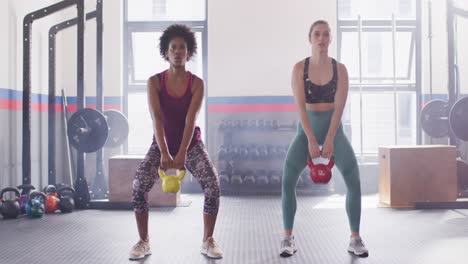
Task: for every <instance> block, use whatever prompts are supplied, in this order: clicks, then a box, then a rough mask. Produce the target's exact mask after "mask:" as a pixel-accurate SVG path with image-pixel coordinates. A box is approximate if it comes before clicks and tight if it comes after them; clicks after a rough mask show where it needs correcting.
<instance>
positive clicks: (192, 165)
mask: <svg viewBox="0 0 468 264" xmlns="http://www.w3.org/2000/svg"><path fill="white" fill-rule="evenodd" d="M160 163H161V152H160V151H159V147H158V146H157V145H156V142H154V141H153V144H151V147H150V149H149V151H148V153H147V154H146V156H145V158H144V159H143V161H142V162H141V164H140V166H139V167H138V169H137V171H136V174H135V179H134V180H133V193H132V202H133V207H134V211H136V212H140V213H143V212H147V211H148V193H149V191H150V190H151V188H152V187H153V185H154V182H155V181H156V180H157V179H158V178H159V174H158V168H159V164H160ZM185 167H186V168H187V170H188V171H190V173H192V175H193V177H195V178H196V179H197V180H198V182H199V183H200V185H201V188H202V189H203V193H204V195H205V203H204V207H203V212H204V213H207V214H210V215H216V214H217V213H218V208H219V196H220V186H219V177H218V173H217V171H216V168H215V167H214V165H213V163H212V162H211V160H210V158H209V156H208V152H207V151H206V148H205V145H204V144H203V142H201V141H200V142H199V143H197V144H196V145H195V146H193V147H192V148H191V149H190V150H189V151H188V153H187V160H186V162H185Z"/></svg>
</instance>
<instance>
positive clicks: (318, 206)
mask: <svg viewBox="0 0 468 264" xmlns="http://www.w3.org/2000/svg"><path fill="white" fill-rule="evenodd" d="M183 199H184V200H185V201H191V202H192V203H191V205H190V206H188V207H174V208H172V207H166V208H151V213H150V240H151V246H152V253H153V254H152V255H151V256H149V257H147V258H145V259H144V260H140V261H130V260H128V252H129V250H130V248H131V247H132V245H133V244H134V243H135V242H136V241H137V230H136V225H135V220H134V216H133V212H132V211H129V210H113V211H111V210H82V211H74V212H73V213H71V214H55V215H45V216H44V217H43V218H42V219H28V218H25V217H21V218H18V219H15V220H0V263H2V264H3V263H8V264H12V263H67V264H68V263H70V264H72V263H86V264H88V263H170V264H172V263H184V264H185V263H188V264H192V263H210V264H211V263H223V264H224V263H234V264H248V263H265V264H270V263H318V264H325V263H378V264H406V263H408V264H431V263H438V264H442V263H443V264H447V263H468V210H407V209H406V210H404V209H390V208H380V207H377V202H378V200H377V196H376V195H371V196H363V210H362V221H361V233H362V237H363V239H364V242H365V244H366V246H367V247H368V249H369V253H370V255H369V257H368V258H365V259H361V258H357V257H354V256H351V255H350V254H349V253H347V251H346V248H347V243H348V235H349V232H348V224H347V218H346V212H345V210H344V197H343V196H337V195H336V196H323V197H317V196H300V197H299V198H298V211H297V214H296V222H295V236H296V243H297V247H298V252H297V253H296V255H294V256H293V257H290V258H287V259H284V258H281V257H279V254H278V250H279V246H280V241H281V239H282V220H281V202H280V197H279V196H256V197H250V196H243V197H238V196H237V197H236V196H223V197H222V199H221V209H220V213H219V217H218V223H217V226H216V231H215V239H216V240H217V242H218V243H219V245H220V246H221V247H222V249H223V251H224V258H223V259H220V260H211V259H208V258H206V257H204V256H203V255H201V254H200V253H199V249H200V246H201V238H202V226H203V225H202V214H201V212H202V206H203V197H202V195H198V194H190V195H184V196H183Z"/></svg>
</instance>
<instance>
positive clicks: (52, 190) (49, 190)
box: [44, 184, 57, 195]
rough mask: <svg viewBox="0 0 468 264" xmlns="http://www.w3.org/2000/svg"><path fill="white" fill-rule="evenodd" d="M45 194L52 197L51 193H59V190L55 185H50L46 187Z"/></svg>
mask: <svg viewBox="0 0 468 264" xmlns="http://www.w3.org/2000/svg"><path fill="white" fill-rule="evenodd" d="M44 193H45V194H47V195H50V194H51V193H57V188H55V186H54V185H52V184H50V185H47V186H46V187H44Z"/></svg>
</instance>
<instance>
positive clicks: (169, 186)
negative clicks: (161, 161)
mask: <svg viewBox="0 0 468 264" xmlns="http://www.w3.org/2000/svg"><path fill="white" fill-rule="evenodd" d="M184 176H185V168H183V169H180V170H179V173H178V174H177V175H172V174H169V175H168V174H166V171H164V170H163V169H162V168H159V177H161V179H162V185H161V187H162V190H163V192H171V193H176V192H178V191H180V181H181V180H182V179H183V178H184Z"/></svg>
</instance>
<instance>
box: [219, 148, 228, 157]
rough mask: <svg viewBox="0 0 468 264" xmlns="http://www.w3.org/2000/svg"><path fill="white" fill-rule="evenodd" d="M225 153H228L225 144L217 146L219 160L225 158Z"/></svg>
mask: <svg viewBox="0 0 468 264" xmlns="http://www.w3.org/2000/svg"><path fill="white" fill-rule="evenodd" d="M227 155H228V153H227V150H226V146H225V145H221V146H219V151H218V159H219V160H223V159H226V158H227Z"/></svg>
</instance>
